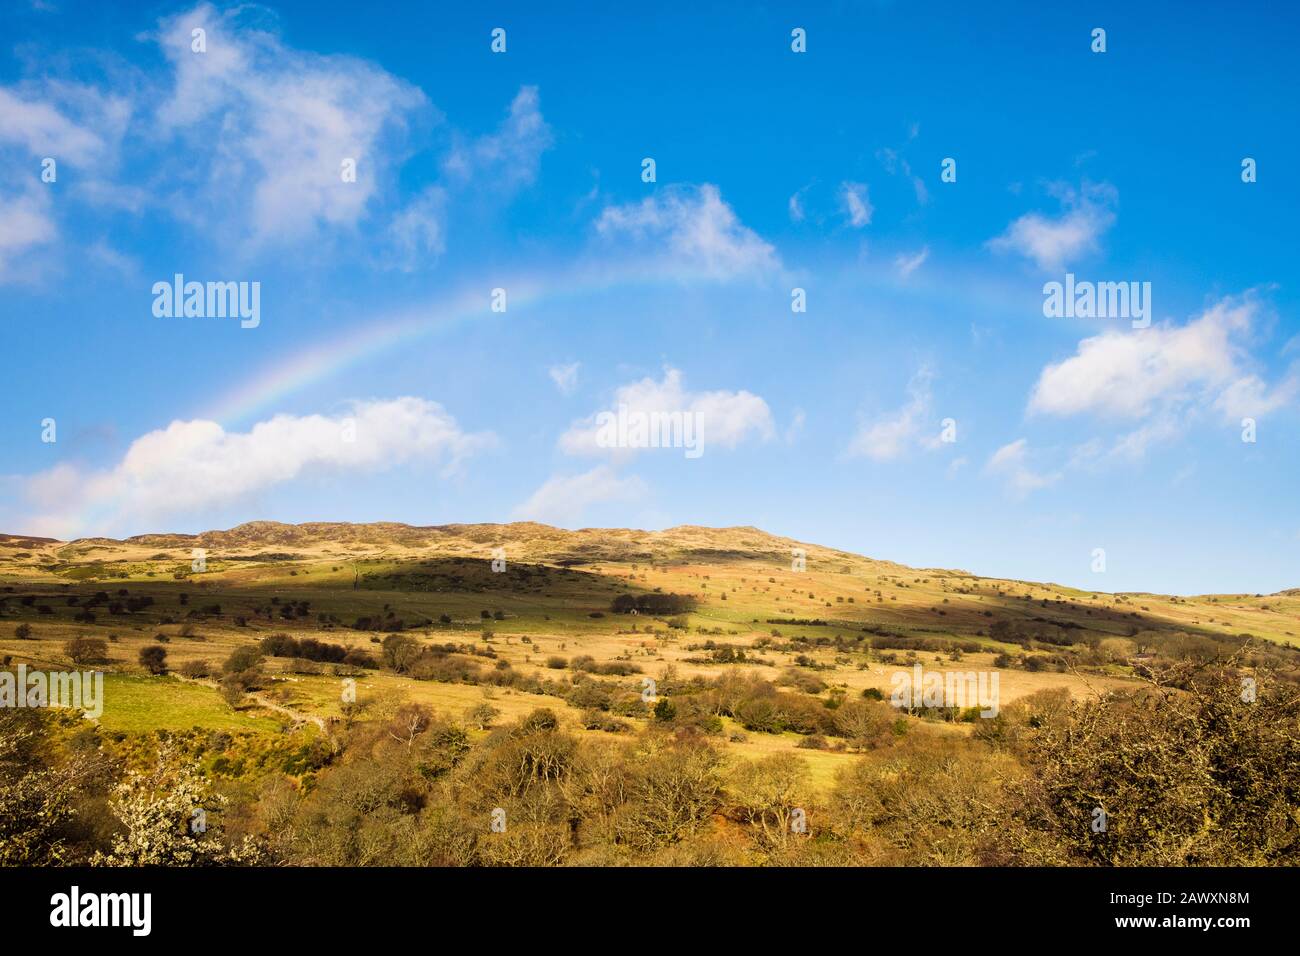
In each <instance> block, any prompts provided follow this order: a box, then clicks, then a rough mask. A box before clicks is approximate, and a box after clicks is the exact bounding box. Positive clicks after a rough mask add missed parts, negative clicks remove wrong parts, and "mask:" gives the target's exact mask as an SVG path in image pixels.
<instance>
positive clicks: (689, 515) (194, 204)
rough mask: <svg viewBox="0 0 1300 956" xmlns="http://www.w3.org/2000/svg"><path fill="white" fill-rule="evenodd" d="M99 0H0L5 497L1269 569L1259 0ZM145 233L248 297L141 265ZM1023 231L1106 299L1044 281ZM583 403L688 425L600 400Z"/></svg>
mask: <svg viewBox="0 0 1300 956" xmlns="http://www.w3.org/2000/svg"><path fill="white" fill-rule="evenodd" d="M123 6H125V5H123ZM131 6H132V9H130V10H125V9H122V8H120V7H119V8H117V9H113V8H111V7H110V5H105V4H99V3H84V4H78V3H67V2H60V0H50V2H47V3H38V4H24V3H14V4H10V5H7V6H6V8H5V9H4V11H3V12H0V36H2V37H4V38H5V48H4V49H3V51H2V52H0V169H3V170H4V172H5V175H4V176H3V177H0V321H3V322H4V324H5V331H6V335H5V341H6V348H5V353H6V362H5V368H6V372H7V379H8V381H7V388H6V389H5V392H6V399H7V400H6V403H5V413H4V415H3V416H0V453H2V454H3V461H2V463H0V528H3V530H6V531H10V532H14V531H22V532H29V533H42V534H49V535H54V536H58V537H65V538H66V537H72V536H79V535H91V534H111V535H114V536H122V535H129V534H138V533H143V532H146V531H160V530H171V531H200V530H205V529H207V528H212V527H228V526H231V525H233V524H237V523H239V522H241V521H246V520H251V519H275V520H281V521H309V520H350V521H372V520H397V521H406V522H409V523H413V524H434V523H448V522H466V521H508V520H518V519H521V518H531V519H536V520H542V521H547V522H550V523H555V524H560V525H563V526H566V527H584V526H620V527H626V526H631V527H644V528H660V527H667V526H671V525H675V524H685V523H691V524H708V525H757V526H759V527H761V528H764V529H765V530H768V531H772V532H776V533H780V534H786V535H790V536H792V537H796V538H799V539H803V540H807V541H814V542H817V543H820V544H826V545H830V546H835V547H841V548H845V549H848V550H852V551H857V552H861V553H865V554H868V555H872V556H876V557H881V558H886V559H891V560H897V561H902V562H905V563H908V564H913V565H917V566H929V567H959V568H965V569H968V570H971V571H975V572H978V573H984V574H991V575H1006V576H1012V577H1019V578H1025V579H1031V580H1050V581H1056V582H1061V583H1068V584H1073V585H1077V586H1080V587H1085V588H1091V589H1095V590H1107V591H1113V590H1155V591H1168V592H1181V593H1198V592H1208V591H1239V590H1244V591H1250V592H1257V591H1258V592H1268V591H1273V590H1277V589H1280V588H1284V587H1295V586H1300V557H1298V556H1300V504H1298V499H1300V496H1297V494H1296V484H1297V482H1296V477H1297V473H1298V469H1297V465H1298V464H1300V414H1297V413H1298V412H1300V300H1298V299H1297V290H1296V283H1295V278H1294V272H1295V267H1294V255H1295V243H1294V222H1295V220H1296V213H1297V209H1298V202H1297V184H1296V181H1295V177H1294V175H1293V174H1292V171H1291V169H1290V164H1291V162H1292V160H1293V157H1294V156H1295V155H1296V154H1297V128H1300V127H1298V124H1297V122H1296V120H1297V115H1296V114H1297V107H1296V96H1295V92H1296V90H1297V88H1300V84H1297V75H1296V74H1297V70H1296V68H1295V65H1294V54H1293V51H1294V49H1295V46H1296V42H1297V39H1298V37H1297V33H1298V32H1300V31H1298V30H1297V23H1296V17H1295V15H1294V14H1292V13H1288V12H1287V11H1286V10H1284V9H1278V8H1275V7H1273V6H1272V5H1265V4H1259V5H1254V6H1252V5H1246V6H1234V7H1232V8H1231V9H1223V10H1211V9H1200V8H1199V6H1200V5H1196V6H1192V7H1188V6H1186V5H1174V4H1168V5H1162V4H1150V5H1144V7H1145V9H1143V10H1140V11H1134V10H1132V9H1129V5H1123V4H1113V5H1112V4H1059V5H1058V4H1053V5H1052V9H1050V10H1043V9H1038V8H1037V7H1036V6H1035V5H1030V4H1023V5H1014V6H1012V5H1008V6H1007V7H1006V9H1001V10H989V9H986V8H984V7H971V6H970V5H967V4H955V3H954V4H938V5H935V4H926V5H913V4H903V3H897V4H895V3H878V4H825V5H813V6H812V7H811V8H810V7H809V5H806V4H800V5H762V6H753V5H744V6H743V7H742V6H741V5H739V4H729V5H728V4H692V5H686V4H680V5H679V4H668V5H659V6H656V7H653V8H647V9H644V10H643V9H635V8H628V7H626V6H625V5H620V6H616V7H610V8H608V9H607V10H605V11H604V12H597V13H592V12H590V11H589V10H588V9H587V7H588V6H589V5H581V6H578V5H575V6H574V7H573V8H572V11H571V12H563V11H557V12H550V13H545V12H541V11H539V10H537V9H536V5H535V4H533V5H526V4H505V5H483V6H478V5H476V6H475V8H474V9H473V10H468V11H464V10H462V11H451V10H449V11H445V12H442V11H439V12H433V10H432V6H431V5H429V4H426V3H421V4H392V5H386V6H385V12H384V13H383V14H382V15H379V14H378V13H374V14H369V13H366V14H362V13H359V12H358V11H357V10H356V9H355V8H353V7H350V6H349V7H344V6H340V7H339V9H337V10H332V9H327V10H321V9H319V6H321V5H318V4H299V3H280V4H274V5H271V6H265V7H260V6H242V7H238V8H227V7H221V6H208V5H200V6H197V7H195V6H188V5H173V4H152V5H131ZM324 6H331V5H324ZM1098 27H1100V28H1104V29H1105V31H1106V36H1105V40H1106V49H1105V52H1104V53H1101V52H1093V51H1092V49H1091V47H1092V45H1093V43H1094V41H1093V38H1092V31H1093V30H1094V28H1098ZM495 28H501V29H504V30H505V37H506V50H505V52H504V53H494V52H493V51H492V49H491V43H492V31H493V30H494V29H495ZM795 28H802V29H803V30H804V31H806V52H803V53H796V52H794V51H793V50H792V49H791V44H792V39H791V31H792V30H794V29H795ZM195 29H202V30H203V31H204V33H203V43H202V44H201V45H202V46H203V49H202V50H201V51H199V50H196V49H194V46H195V42H196V41H195V39H194V33H193V31H194V30H195ZM647 157H649V158H653V159H654V161H655V173H656V180H655V181H654V182H645V181H643V176H642V171H643V162H642V161H643V160H644V159H645V158H647ZM1247 157H1249V158H1252V159H1254V160H1255V162H1256V173H1257V180H1256V181H1255V182H1250V183H1247V182H1243V177H1242V161H1243V159H1244V158H1247ZM947 158H951V159H954V160H955V162H956V172H957V175H956V181H955V182H945V181H943V179H942V177H941V170H942V164H943V161H944V160H945V159H947ZM45 159H53V160H54V161H55V166H54V170H55V173H56V175H55V178H54V181H52V182H46V181H43V178H42V170H43V165H42V162H43V160H45ZM347 159H352V160H355V161H356V170H357V175H356V181H355V182H347V181H344V176H343V174H342V171H341V170H342V166H343V163H344V161H345V160H347ZM176 273H183V274H184V275H185V277H186V278H187V279H189V280H196V281H200V282H207V281H231V282H248V283H252V282H257V283H259V289H260V313H259V322H258V324H257V326H256V327H255V328H241V324H240V322H239V320H238V319H231V318H211V317H198V316H190V317H183V316H182V317H174V318H169V317H159V316H157V315H155V314H154V300H155V296H154V292H153V289H154V285H155V283H157V282H160V281H161V282H170V281H171V280H172V277H173V276H174V275H175V274H176ZM1067 273H1072V274H1074V275H1075V276H1076V277H1077V278H1078V279H1079V280H1081V281H1082V280H1087V281H1093V282H1137V283H1150V286H1149V288H1150V290H1151V291H1150V297H1151V298H1150V302H1151V316H1150V327H1149V328H1134V327H1133V326H1132V323H1131V322H1130V321H1129V320H1128V319H1126V318H1121V317H1099V318H1051V317H1047V316H1045V315H1044V308H1043V302H1044V294H1043V288H1044V283H1047V282H1051V281H1064V278H1065V275H1066V274H1067ZM796 288H798V289H803V290H804V294H805V296H806V302H807V310H806V311H805V312H793V311H792V309H791V302H792V290H793V289H796ZM494 289H504V290H505V301H506V309H505V311H504V312H494V311H492V309H491V307H490V306H491V302H492V295H493V290H494ZM620 405H623V406H624V407H625V408H626V409H628V410H630V411H632V412H645V413H660V412H662V413H674V412H676V413H682V414H686V415H693V416H696V419H697V420H698V421H699V423H700V429H701V434H702V436H703V439H704V451H703V454H701V455H700V456H699V457H696V458H688V457H686V455H684V454H683V450H682V449H681V448H626V447H624V448H607V447H601V444H600V442H599V441H598V440H597V439H596V438H595V437H594V436H595V435H596V432H597V428H598V418H597V416H599V415H600V413H601V412H603V411H613V410H615V409H617V408H618V407H619V406H620ZM1247 418H1249V419H1252V420H1253V421H1254V423H1255V425H1254V437H1255V440H1254V441H1243V431H1244V428H1243V419H1247ZM47 419H53V421H54V424H55V429H54V434H53V436H52V437H54V438H55V440H54V441H45V440H42V439H43V438H48V437H51V435H50V434H49V429H48V428H47V427H46V426H45V425H44V424H43V423H44V422H45V421H46V420H47ZM946 419H951V420H952V426H953V427H952V428H950V429H949V430H948V434H947V435H946V436H945V435H944V432H943V429H944V425H943V423H944V421H945V420H946ZM954 431H955V441H945V440H943V438H944V437H948V438H952V437H954V434H953V433H954ZM345 433H346V434H347V435H348V438H347V439H345V438H343V437H342V436H343V435H344V434H345ZM349 439H350V440H349ZM1098 548H1101V549H1104V551H1105V571H1104V572H1100V573H1099V572H1097V571H1094V570H1093V567H1094V564H1095V558H1094V550H1095V549H1098Z"/></svg>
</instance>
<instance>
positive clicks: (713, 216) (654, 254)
mask: <svg viewBox="0 0 1300 956" xmlns="http://www.w3.org/2000/svg"><path fill="white" fill-rule="evenodd" d="M596 232H597V233H598V234H599V235H600V236H601V238H602V239H604V240H607V241H610V242H618V241H623V242H626V243H629V244H630V248H629V249H627V250H626V251H628V252H630V253H631V254H632V255H634V256H636V257H638V258H640V259H643V260H644V261H645V262H646V263H647V264H650V265H658V266H661V267H662V266H666V267H669V268H670V269H671V270H672V271H674V272H675V273H676V274H678V275H689V274H696V273H702V274H703V275H704V276H706V277H707V278H713V279H730V278H734V277H736V276H742V275H754V274H760V275H761V274H763V273H768V272H772V271H774V270H777V269H779V268H780V266H781V263H780V260H779V259H778V258H777V255H776V250H775V249H774V248H773V247H772V245H771V244H770V243H768V242H765V241H764V240H763V239H762V238H761V237H760V236H759V235H758V234H757V233H756V232H754V231H753V230H752V229H749V228H747V227H746V226H745V225H744V224H743V223H742V222H741V221H740V219H739V217H737V215H736V213H735V210H733V209H732V208H731V207H730V206H729V205H727V204H726V203H725V202H723V200H722V195H721V193H720V192H719V191H718V187H717V186H713V185H710V184H708V183H705V184H704V185H702V186H698V187H693V186H668V187H665V188H664V189H662V190H660V191H659V192H658V193H656V194H655V195H653V196H650V197H647V198H646V199H643V200H641V201H640V202H638V203H628V204H626V205H622V206H607V207H606V208H605V209H604V210H602V212H601V214H600V217H599V218H598V219H597V220H596Z"/></svg>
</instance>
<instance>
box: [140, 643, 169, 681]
mask: <svg viewBox="0 0 1300 956" xmlns="http://www.w3.org/2000/svg"><path fill="white" fill-rule="evenodd" d="M139 660H140V666H142V667H143V668H144V669H145V670H147V671H148V672H149V673H150V674H166V673H167V648H165V647H163V646H161V645H160V644H150V645H149V646H148V647H142V648H140V657H139Z"/></svg>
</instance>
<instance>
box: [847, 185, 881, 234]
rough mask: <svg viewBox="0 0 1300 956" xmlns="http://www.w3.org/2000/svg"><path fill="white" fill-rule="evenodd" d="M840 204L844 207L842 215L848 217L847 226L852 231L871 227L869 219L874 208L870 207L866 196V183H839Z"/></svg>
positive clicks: (873, 212)
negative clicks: (852, 229)
mask: <svg viewBox="0 0 1300 956" xmlns="http://www.w3.org/2000/svg"><path fill="white" fill-rule="evenodd" d="M840 204H841V205H842V206H843V207H844V214H845V215H846V216H848V219H849V225H850V226H852V227H853V228H854V229H861V228H862V227H863V226H869V225H871V217H872V215H874V214H875V211H876V207H875V206H873V205H871V200H870V199H869V198H868V196H867V184H866V183H849V182H846V183H841V184H840Z"/></svg>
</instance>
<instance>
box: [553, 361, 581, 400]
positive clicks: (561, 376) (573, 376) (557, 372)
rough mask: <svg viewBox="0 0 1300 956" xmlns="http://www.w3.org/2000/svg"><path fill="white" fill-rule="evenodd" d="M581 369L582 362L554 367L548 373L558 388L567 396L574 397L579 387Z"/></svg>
mask: <svg viewBox="0 0 1300 956" xmlns="http://www.w3.org/2000/svg"><path fill="white" fill-rule="evenodd" d="M581 367H582V363H581V362H570V363H568V364H567V365H552V366H551V367H550V368H549V369H547V372H548V373H549V374H550V376H551V381H552V382H554V383H555V387H556V388H558V389H559V390H560V391H561V392H562V393H563V394H565V395H572V394H573V391H574V389H576V388H577V387H578V370H579V369H580V368H581Z"/></svg>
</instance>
